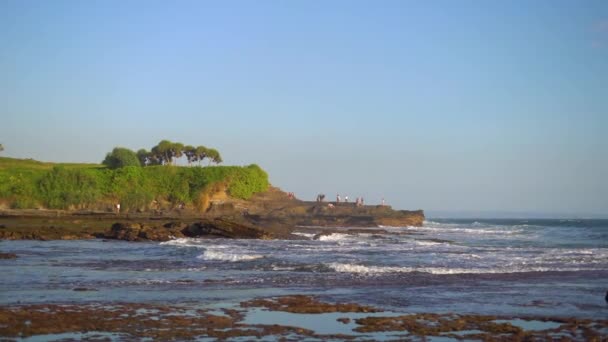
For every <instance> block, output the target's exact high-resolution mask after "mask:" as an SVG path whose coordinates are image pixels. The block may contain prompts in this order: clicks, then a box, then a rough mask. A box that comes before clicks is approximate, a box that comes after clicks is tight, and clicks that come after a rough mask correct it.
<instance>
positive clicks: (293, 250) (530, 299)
mask: <svg viewBox="0 0 608 342" xmlns="http://www.w3.org/2000/svg"><path fill="white" fill-rule="evenodd" d="M382 230H384V231H388V233H386V232H383V231H382ZM300 235H301V237H302V238H303V240H295V241H284V240H275V241H262V240H227V239H212V240H204V239H178V240H174V241H169V242H166V243H129V242H123V241H101V240H90V241H2V242H0V250H2V251H3V252H10V253H16V254H17V255H18V256H19V258H18V259H16V260H0V274H2V277H1V278H0V304H2V305H7V304H16V303H46V302H76V303H78V302H91V301H127V302H161V303H179V302H195V303H198V304H201V305H214V304H217V303H222V305H230V304H236V303H238V302H240V301H243V300H247V299H251V298H254V297H265V296H277V295H287V294H317V295H320V296H321V297H322V298H323V299H325V300H330V301H331V300H334V301H345V302H358V303H361V304H369V305H373V306H378V307H382V308H385V309H389V310H393V311H396V312H461V313H478V314H500V315H505V316H511V315H550V316H556V315H557V316H568V317H572V316H575V317H589V318H606V317H608V307H607V305H606V303H605V301H604V295H605V293H606V290H607V289H608V221H606V220H571V221H566V220H525V221H523V220H437V221H432V220H429V221H427V222H425V225H424V227H383V228H381V229H378V231H377V233H365V234H346V229H345V231H344V232H336V233H334V234H331V235H327V236H321V237H319V238H318V239H316V240H314V239H312V238H313V236H314V233H311V232H310V231H309V230H307V229H304V228H303V229H302V231H301V232H300ZM75 288H86V289H89V290H90V291H74V290H73V289H75ZM332 329H333V328H332Z"/></svg>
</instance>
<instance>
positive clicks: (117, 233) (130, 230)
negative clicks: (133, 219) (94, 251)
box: [104, 222, 183, 241]
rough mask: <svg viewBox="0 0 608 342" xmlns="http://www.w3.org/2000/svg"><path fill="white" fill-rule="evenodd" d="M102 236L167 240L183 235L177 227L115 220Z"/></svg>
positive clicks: (120, 238)
mask: <svg viewBox="0 0 608 342" xmlns="http://www.w3.org/2000/svg"><path fill="white" fill-rule="evenodd" d="M104 237H105V238H108V239H116V240H125V241H169V240H171V239H173V238H176V237H183V235H182V234H181V232H180V231H179V230H178V229H171V228H165V227H156V226H148V225H145V224H141V223H121V222H117V223H114V224H113V225H112V228H110V230H109V231H108V232H106V234H105V235H104Z"/></svg>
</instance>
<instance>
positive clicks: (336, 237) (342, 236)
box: [318, 233, 352, 241]
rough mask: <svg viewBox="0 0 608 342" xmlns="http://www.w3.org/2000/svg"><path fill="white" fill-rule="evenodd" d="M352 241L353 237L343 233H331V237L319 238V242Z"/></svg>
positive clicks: (322, 236) (323, 236)
mask: <svg viewBox="0 0 608 342" xmlns="http://www.w3.org/2000/svg"><path fill="white" fill-rule="evenodd" d="M349 239H352V236H351V235H349V234H342V233H331V234H329V235H321V236H319V239H318V240H319V241H344V240H349Z"/></svg>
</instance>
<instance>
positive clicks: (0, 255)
mask: <svg viewBox="0 0 608 342" xmlns="http://www.w3.org/2000/svg"><path fill="white" fill-rule="evenodd" d="M0 259H17V254H14V253H0Z"/></svg>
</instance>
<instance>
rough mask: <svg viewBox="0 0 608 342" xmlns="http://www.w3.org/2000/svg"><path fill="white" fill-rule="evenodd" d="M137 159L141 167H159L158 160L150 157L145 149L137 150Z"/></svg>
mask: <svg viewBox="0 0 608 342" xmlns="http://www.w3.org/2000/svg"><path fill="white" fill-rule="evenodd" d="M137 159H139V163H140V164H141V166H150V165H160V164H161V163H160V162H159V160H158V159H157V158H156V157H155V156H154V155H152V153H151V152H148V151H147V150H146V149H145V148H142V149H139V151H137Z"/></svg>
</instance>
